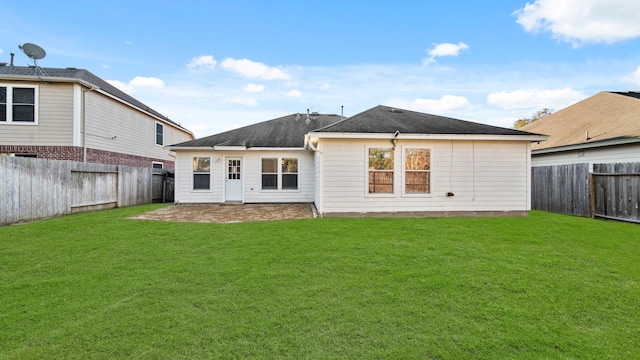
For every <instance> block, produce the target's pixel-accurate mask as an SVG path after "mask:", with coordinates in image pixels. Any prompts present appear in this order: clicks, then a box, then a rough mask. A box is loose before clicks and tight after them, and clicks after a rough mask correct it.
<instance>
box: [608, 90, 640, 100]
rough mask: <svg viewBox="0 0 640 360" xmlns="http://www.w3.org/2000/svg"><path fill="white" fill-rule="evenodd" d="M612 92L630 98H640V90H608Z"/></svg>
mask: <svg viewBox="0 0 640 360" xmlns="http://www.w3.org/2000/svg"><path fill="white" fill-rule="evenodd" d="M609 92H610V93H612V94H620V95H624V96H630V97H632V98H636V99H640V92H637V91H609Z"/></svg>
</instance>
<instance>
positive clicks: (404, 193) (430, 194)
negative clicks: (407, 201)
mask: <svg viewBox="0 0 640 360" xmlns="http://www.w3.org/2000/svg"><path fill="white" fill-rule="evenodd" d="M410 149H415V150H429V161H430V166H429V192H428V193H408V192H407V188H406V186H407V184H406V182H407V179H406V174H407V169H406V167H407V166H406V164H407V155H406V153H407V150H410ZM401 150H402V196H403V197H433V176H431V175H432V174H433V147H431V146H421V145H415V146H414V145H411V146H403V147H402V149H401Z"/></svg>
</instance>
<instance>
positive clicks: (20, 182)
mask: <svg viewBox="0 0 640 360" xmlns="http://www.w3.org/2000/svg"><path fill="white" fill-rule="evenodd" d="M151 202H152V169H151V168H139V167H129V166H116V165H103V164H88V163H79V162H72V161H61V160H47V159H35V158H22V157H0V225H7V224H12V223H17V222H22V221H29V220H36V219H44V218H49V217H53V216H59V215H65V214H72V213H77V212H82V211H90V210H97V209H107V208H114V207H125V206H132V205H139V204H147V203H151Z"/></svg>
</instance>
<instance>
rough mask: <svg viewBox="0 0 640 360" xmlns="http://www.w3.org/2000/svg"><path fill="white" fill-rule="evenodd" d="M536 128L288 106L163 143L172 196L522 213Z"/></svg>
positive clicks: (336, 208)
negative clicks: (171, 160)
mask: <svg viewBox="0 0 640 360" xmlns="http://www.w3.org/2000/svg"><path fill="white" fill-rule="evenodd" d="M545 139H546V136H544V135H538V134H534V133H529V132H524V131H519V130H514V129H506V128H501V127H496V126H490V125H485V124H480V123H474V122H469V121H463V120H457V119H452V118H448V117H443V116H437V115H431V114H425V113H420V112H415V111H409V110H402V109H397V108H392V107H388V106H376V107H374V108H372V109H369V110H366V111H364V112H361V113H359V114H357V115H354V116H352V117H350V118H342V117H341V116H338V115H327V114H308V113H307V114H291V115H288V116H284V117H281V118H277V119H273V120H269V121H265V122H261V123H258V124H254V125H249V126H246V127H243V128H239V129H235V130H231V131H227V132H223V133H220V134H216V135H212V136H208V137H205V138H201V139H196V140H192V141H187V142H183V143H179V144H175V145H171V146H169V147H168V148H169V149H171V150H173V151H175V152H176V184H175V201H176V203H178V204H184V203H227V202H240V203H274V202H278V203H296V202H304V203H314V204H315V206H316V209H317V211H318V213H319V214H320V215H321V216H389V215H393V214H401V215H403V216H406V215H415V216H430V215H436V216H446V215H456V216H460V215H474V216H482V215H492V216H493V215H503V214H506V215H526V214H527V213H528V211H529V210H530V209H531V198H530V194H531V191H530V187H531V162H530V156H531V143H532V142H535V141H543V140H545Z"/></svg>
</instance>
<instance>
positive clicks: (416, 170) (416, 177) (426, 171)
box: [404, 149, 431, 194]
mask: <svg viewBox="0 0 640 360" xmlns="http://www.w3.org/2000/svg"><path fill="white" fill-rule="evenodd" d="M404 157H405V160H404V162H405V163H404V164H405V165H404V191H405V193H407V194H428V193H429V192H430V191H431V182H430V177H431V150H429V149H405V151H404Z"/></svg>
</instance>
